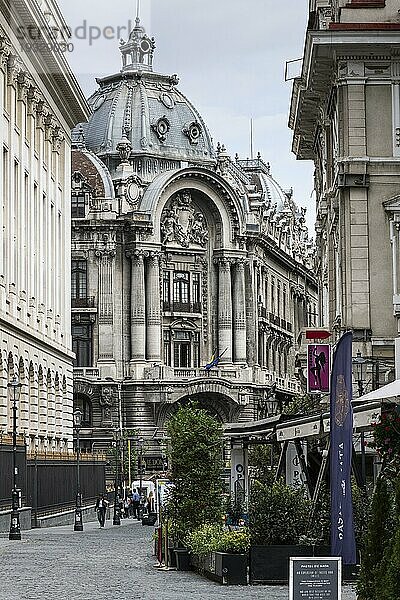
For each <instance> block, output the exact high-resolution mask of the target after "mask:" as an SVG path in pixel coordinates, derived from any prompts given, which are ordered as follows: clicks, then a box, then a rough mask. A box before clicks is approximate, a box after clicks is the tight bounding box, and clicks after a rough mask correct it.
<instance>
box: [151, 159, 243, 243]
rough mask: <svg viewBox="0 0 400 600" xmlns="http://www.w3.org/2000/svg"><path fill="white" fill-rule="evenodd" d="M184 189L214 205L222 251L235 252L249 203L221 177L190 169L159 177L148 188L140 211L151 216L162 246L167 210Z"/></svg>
mask: <svg viewBox="0 0 400 600" xmlns="http://www.w3.org/2000/svg"><path fill="white" fill-rule="evenodd" d="M184 189H190V190H196V191H198V192H201V193H203V194H204V195H205V196H207V198H208V199H209V201H210V202H211V203H212V204H213V205H214V207H215V210H216V211H217V212H218V213H219V215H220V218H221V221H222V243H221V245H222V247H225V248H231V247H232V242H233V240H234V237H235V235H236V234H242V233H244V231H245V227H246V214H247V213H248V212H249V206H248V201H247V198H246V197H245V196H242V197H240V196H239V195H238V193H237V192H236V191H235V190H234V189H233V188H232V187H231V186H230V185H229V184H228V183H227V182H226V180H225V179H223V178H222V177H220V176H219V175H218V174H217V173H213V172H211V171H209V170H206V169H201V168H187V169H180V170H179V171H172V172H171V171H169V172H167V173H163V174H162V175H160V176H159V177H157V178H156V179H155V180H154V181H153V182H152V183H151V184H150V185H149V187H148V188H147V190H146V192H145V194H144V196H143V198H142V201H141V204H140V211H141V212H146V213H148V214H150V215H151V218H152V221H153V225H154V237H155V240H154V241H156V242H160V239H159V235H160V234H159V231H160V221H161V215H162V213H163V210H164V208H165V206H166V204H167V202H168V200H169V199H170V198H171V196H173V195H174V194H175V193H177V192H180V191H182V190H184Z"/></svg>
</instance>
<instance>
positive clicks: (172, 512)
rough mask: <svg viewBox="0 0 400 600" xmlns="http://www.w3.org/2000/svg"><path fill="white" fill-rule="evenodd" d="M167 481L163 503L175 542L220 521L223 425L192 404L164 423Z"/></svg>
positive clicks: (221, 507) (221, 509) (181, 408)
mask: <svg viewBox="0 0 400 600" xmlns="http://www.w3.org/2000/svg"><path fill="white" fill-rule="evenodd" d="M167 431H168V435H169V437H170V443H169V458H170V465H171V469H170V481H171V482H172V483H173V486H172V487H171V489H170V490H169V493H168V498H167V502H166V505H167V506H166V510H167V512H168V518H169V520H170V522H171V531H172V534H173V536H174V538H175V541H176V542H183V541H184V540H185V538H186V536H187V534H188V533H190V532H191V531H194V530H195V529H197V528H198V527H200V526H201V525H203V524H207V523H208V524H211V525H212V524H214V523H218V522H222V516H223V506H222V501H223V496H222V491H223V486H222V480H221V472H222V469H223V462H222V426H221V423H219V422H218V421H216V420H215V419H213V418H212V417H211V416H210V415H209V414H208V413H207V412H206V411H205V410H203V409H201V408H199V407H198V406H197V405H196V404H195V403H190V404H189V405H187V406H182V407H180V408H179V409H178V411H177V412H176V413H175V414H174V415H173V416H172V417H171V418H170V420H169V421H168V424H167Z"/></svg>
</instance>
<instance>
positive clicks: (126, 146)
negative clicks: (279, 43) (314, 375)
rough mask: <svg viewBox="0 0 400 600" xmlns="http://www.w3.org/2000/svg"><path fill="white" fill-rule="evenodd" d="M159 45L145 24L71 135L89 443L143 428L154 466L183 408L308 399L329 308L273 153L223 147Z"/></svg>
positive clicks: (77, 315) (249, 416)
mask: <svg viewBox="0 0 400 600" xmlns="http://www.w3.org/2000/svg"><path fill="white" fill-rule="evenodd" d="M154 48H155V44H154V40H153V39H152V38H149V37H148V36H147V35H146V32H145V30H144V29H143V27H142V26H141V24H140V21H139V20H137V21H136V26H135V28H134V30H133V31H132V33H131V34H130V37H129V40H128V41H127V42H122V43H121V46H120V50H121V53H122V64H123V66H122V70H121V71H120V72H119V73H117V74H115V75H112V76H109V77H106V78H104V79H101V80H99V81H98V83H99V88H98V90H97V91H96V92H95V93H94V94H93V96H92V97H91V98H90V99H89V104H90V105H91V107H92V109H93V115H92V117H91V119H90V120H89V122H88V124H84V125H82V126H80V127H78V128H76V129H75V131H74V149H73V153H72V164H73V168H72V171H73V174H72V196H71V206H72V217H73V219H72V337H73V346H74V351H75V353H76V366H75V369H74V377H75V383H74V391H75V402H76V404H77V405H78V406H80V407H81V409H82V411H83V413H84V415H85V417H84V422H85V427H84V429H83V430H82V431H81V439H82V440H83V444H85V445H86V447H87V448H88V449H95V448H96V447H97V448H101V446H102V445H103V446H107V445H109V443H110V439H111V437H112V435H113V431H114V430H115V429H116V428H118V429H127V430H130V431H133V432H135V433H136V434H138V432H140V434H141V435H142V436H143V437H144V439H145V443H146V447H145V453H146V462H147V465H148V468H149V470H157V469H158V468H162V460H161V450H160V445H159V442H160V436H161V434H162V432H163V430H164V427H165V423H166V421H167V419H168V417H169V415H170V414H171V412H172V411H174V410H176V407H177V406H178V405H179V404H180V403H184V402H187V401H188V400H190V399H197V400H198V401H199V402H200V403H201V404H202V405H203V406H205V407H207V408H208V409H209V410H210V411H212V412H213V413H214V414H215V415H216V416H218V418H219V419H220V420H221V421H222V422H228V421H240V420H243V421H248V420H253V419H257V418H260V417H261V416H266V415H268V414H272V413H274V412H275V411H276V410H278V409H279V405H280V403H282V402H284V401H286V400H288V399H289V398H290V397H292V396H293V395H294V394H296V393H297V392H298V391H299V390H300V387H299V381H298V379H297V378H296V377H295V363H296V354H297V352H298V349H299V346H298V344H299V338H298V335H299V332H300V331H301V330H302V328H303V327H304V326H306V325H317V309H318V292H317V284H316V277H315V274H314V271H313V268H314V262H313V261H314V254H313V242H312V241H311V240H310V239H309V237H308V232H307V228H306V225H305V216H304V214H305V211H304V209H300V208H298V207H297V205H296V204H295V202H294V200H293V198H292V191H291V190H289V191H284V190H283V189H282V188H281V187H280V186H279V184H278V183H277V182H276V181H275V180H274V178H273V177H272V175H271V172H270V166H269V164H267V163H266V162H264V161H263V160H262V158H261V156H258V157H257V158H255V159H254V158H253V159H243V160H241V159H240V158H239V157H238V156H236V158H235V159H231V157H230V156H229V155H228V154H227V152H226V150H225V148H224V147H223V146H221V145H220V144H218V145H217V147H216V148H214V145H213V142H212V140H211V138H210V134H209V132H208V130H207V127H206V125H205V123H204V122H203V120H202V118H201V116H200V114H199V113H198V111H197V110H196V108H195V107H194V106H193V105H192V104H191V103H190V102H189V100H187V98H186V97H185V96H184V95H183V94H182V93H181V92H180V90H179V89H178V87H177V86H178V78H177V76H176V75H173V76H166V75H161V74H158V73H156V72H154V70H153V54H154ZM212 357H214V358H217V360H216V364H215V366H214V367H213V368H210V369H208V370H207V369H205V366H206V365H207V364H210V362H212ZM218 357H219V360H218Z"/></svg>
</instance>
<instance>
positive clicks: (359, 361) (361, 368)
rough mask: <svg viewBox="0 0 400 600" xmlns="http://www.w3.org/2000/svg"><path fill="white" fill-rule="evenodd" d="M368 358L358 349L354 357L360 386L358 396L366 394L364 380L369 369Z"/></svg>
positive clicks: (356, 375) (356, 376) (356, 377)
mask: <svg viewBox="0 0 400 600" xmlns="http://www.w3.org/2000/svg"><path fill="white" fill-rule="evenodd" d="M367 362H368V360H367V359H366V358H364V357H363V356H362V354H361V352H360V351H359V350H357V356H356V357H355V358H353V367H354V371H355V373H354V374H355V379H356V381H357V386H358V396H359V397H360V396H362V395H363V394H364V381H365V375H366V369H367Z"/></svg>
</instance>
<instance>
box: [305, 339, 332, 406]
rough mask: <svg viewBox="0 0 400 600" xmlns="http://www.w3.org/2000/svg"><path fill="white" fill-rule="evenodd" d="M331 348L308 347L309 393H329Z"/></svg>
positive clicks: (322, 346)
mask: <svg viewBox="0 0 400 600" xmlns="http://www.w3.org/2000/svg"><path fill="white" fill-rule="evenodd" d="M330 366H331V347H330V345H329V344H309V345H308V346H307V391H308V392H320V393H325V394H326V393H329V390H330V375H331V373H330Z"/></svg>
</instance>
